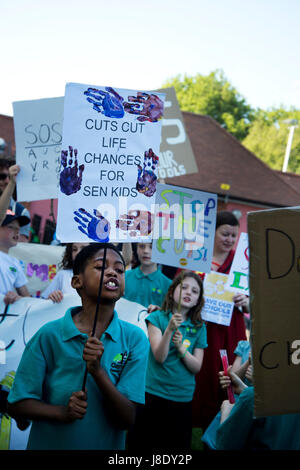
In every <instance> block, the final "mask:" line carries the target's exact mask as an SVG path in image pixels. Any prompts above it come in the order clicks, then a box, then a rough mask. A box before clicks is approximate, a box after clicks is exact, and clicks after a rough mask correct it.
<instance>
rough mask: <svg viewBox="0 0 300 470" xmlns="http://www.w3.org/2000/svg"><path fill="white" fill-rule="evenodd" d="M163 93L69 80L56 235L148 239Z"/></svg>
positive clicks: (72, 238) (64, 238)
mask: <svg viewBox="0 0 300 470" xmlns="http://www.w3.org/2000/svg"><path fill="white" fill-rule="evenodd" d="M163 110H164V95H163V94H161V93H156V94H152V93H147V92H140V91H135V90H125V89H113V88H111V87H100V86H98V87H95V86H90V85H84V84H77V83H68V84H67V85H66V92H65V99H64V123H63V140H62V152H61V172H60V182H59V193H58V221H57V236H58V238H59V239H60V240H61V241H63V242H74V241H77V242H91V241H96V242H107V241H120V242H126V241H139V239H140V238H142V239H144V240H145V241H146V240H150V239H151V235H150V233H151V229H152V226H151V204H153V203H154V200H155V193H156V184H157V172H158V160H159V157H158V155H159V147H160V141H161V121H162V116H163Z"/></svg>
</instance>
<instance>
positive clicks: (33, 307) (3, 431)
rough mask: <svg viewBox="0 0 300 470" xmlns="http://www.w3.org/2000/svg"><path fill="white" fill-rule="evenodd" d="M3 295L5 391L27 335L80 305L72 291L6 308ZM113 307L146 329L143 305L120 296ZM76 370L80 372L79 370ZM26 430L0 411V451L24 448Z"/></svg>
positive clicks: (0, 376) (1, 371)
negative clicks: (57, 297)
mask: <svg viewBox="0 0 300 470" xmlns="http://www.w3.org/2000/svg"><path fill="white" fill-rule="evenodd" d="M3 298H4V296H3V295H0V384H1V385H2V386H3V387H5V389H6V390H9V389H10V388H11V385H12V382H13V379H14V375H15V372H16V370H17V368H18V365H19V362H20V359H21V356H22V353H23V351H24V348H25V346H26V344H27V343H28V341H29V340H30V338H31V337H32V336H33V335H34V334H35V333H36V332H37V331H38V329H39V328H41V327H42V326H43V325H44V324H45V323H47V322H49V321H53V320H57V319H59V318H61V317H62V316H63V315H64V314H65V312H66V311H67V309H68V308H70V307H74V306H77V305H81V299H80V297H79V296H78V295H77V294H76V293H75V294H74V295H72V294H67V295H65V296H64V299H63V300H62V302H60V303H54V302H52V301H51V300H45V299H34V298H30V297H23V298H22V299H20V300H18V301H17V302H15V303H14V304H11V305H10V306H9V308H8V310H6V309H5V304H4V302H3ZM115 310H116V311H117V314H118V317H119V318H120V319H121V320H125V321H128V322H130V323H133V324H134V325H136V326H139V327H140V328H141V329H142V330H143V331H144V332H145V333H146V332H147V328H146V324H145V317H146V316H147V310H146V309H145V308H144V307H143V305H140V304H138V303H136V302H131V301H129V300H127V299H123V298H121V299H119V300H118V301H117V303H116V305H115ZM83 372H84V371H82V373H83ZM78 373H81V372H80V370H79V371H78ZM74 391H76V390H74ZM29 430H30V428H27V429H26V430H25V431H21V430H20V429H18V427H17V425H16V422H15V420H14V419H11V418H10V417H8V416H5V415H4V414H1V413H0V450H6V449H10V450H24V449H26V445H27V440H28V436H29Z"/></svg>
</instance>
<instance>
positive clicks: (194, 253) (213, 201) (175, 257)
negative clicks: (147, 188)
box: [152, 183, 217, 272]
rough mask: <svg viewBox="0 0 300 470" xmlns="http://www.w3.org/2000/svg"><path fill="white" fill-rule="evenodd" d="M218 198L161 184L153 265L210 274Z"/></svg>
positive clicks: (158, 195)
mask: <svg viewBox="0 0 300 470" xmlns="http://www.w3.org/2000/svg"><path fill="white" fill-rule="evenodd" d="M216 211H217V195H216V194H212V193H206V192H203V191H196V190H193V189H189V188H182V187H179V186H171V185H166V184H161V183H159V184H158V185H157V196H156V200H155V225H154V232H153V245H152V261H154V262H156V263H161V264H165V265H167V266H177V267H180V268H184V269H191V270H193V271H202V272H210V269H211V260H212V255H213V245H214V236H215V225H216Z"/></svg>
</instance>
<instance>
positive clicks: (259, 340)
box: [248, 207, 300, 417]
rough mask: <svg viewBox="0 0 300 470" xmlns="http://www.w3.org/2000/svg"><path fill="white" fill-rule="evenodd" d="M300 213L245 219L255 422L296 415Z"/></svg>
mask: <svg viewBox="0 0 300 470" xmlns="http://www.w3.org/2000/svg"><path fill="white" fill-rule="evenodd" d="M299 226H300V208H299V207H289V208H284V209H273V210H263V211H256V212H251V213H249V214H248V236H249V251H250V264H249V270H250V276H249V285H250V312H251V320H252V322H251V343H252V361H253V369H254V414H255V416H256V417H260V416H271V415H279V414H287V413H299V412H300V402H299V386H300V374H299V370H300V369H299V368H300V328H299V305H300V289H299V281H300V267H299V266H300V263H299V260H300V231H299Z"/></svg>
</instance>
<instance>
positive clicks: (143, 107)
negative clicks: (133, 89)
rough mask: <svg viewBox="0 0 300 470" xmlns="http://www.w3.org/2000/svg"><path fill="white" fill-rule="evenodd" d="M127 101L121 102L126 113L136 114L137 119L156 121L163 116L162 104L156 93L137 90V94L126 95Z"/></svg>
mask: <svg viewBox="0 0 300 470" xmlns="http://www.w3.org/2000/svg"><path fill="white" fill-rule="evenodd" d="M128 101H129V103H127V102H124V103H123V106H124V109H125V111H126V112H127V113H130V114H138V115H139V117H138V118H137V119H138V121H150V122H157V121H158V120H159V119H161V118H162V116H163V112H164V104H163V102H162V100H161V99H160V98H159V97H158V96H157V95H153V94H151V95H148V93H143V92H141V91H138V92H137V96H128Z"/></svg>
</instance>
